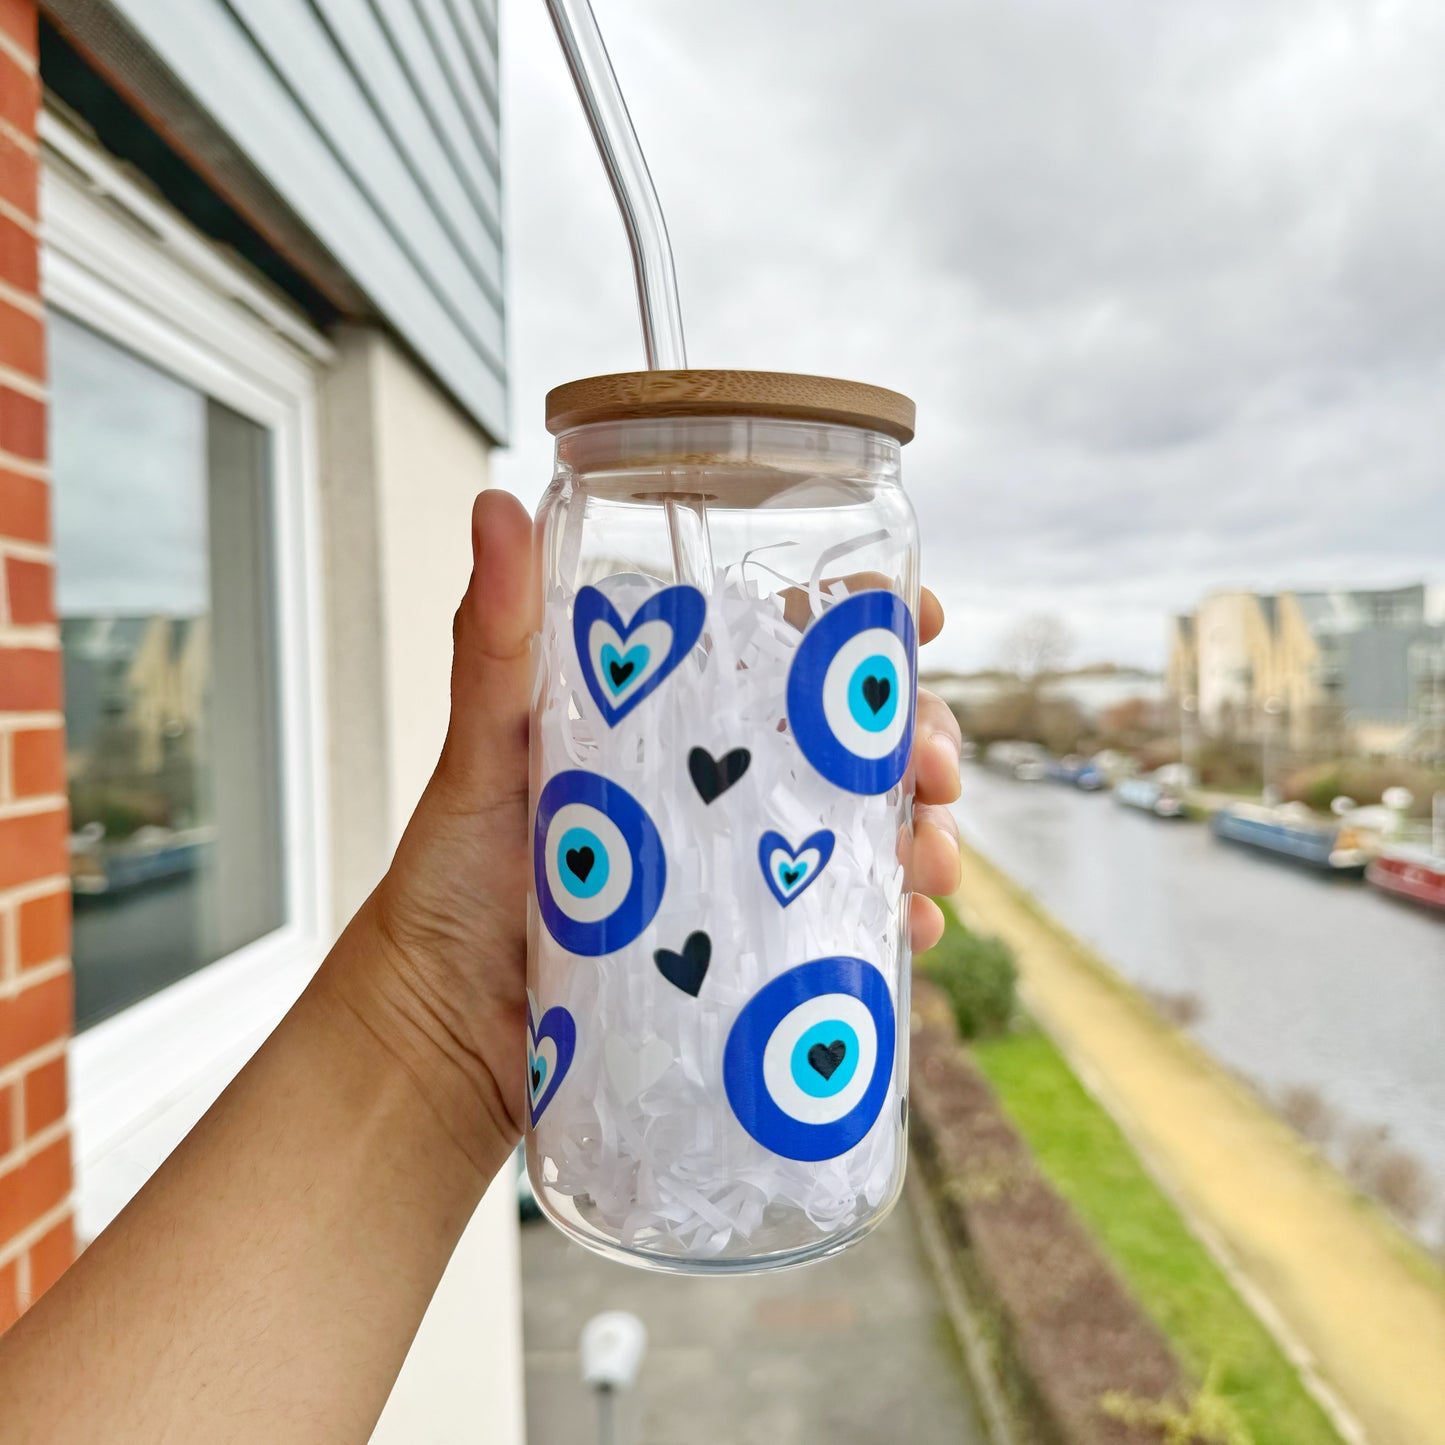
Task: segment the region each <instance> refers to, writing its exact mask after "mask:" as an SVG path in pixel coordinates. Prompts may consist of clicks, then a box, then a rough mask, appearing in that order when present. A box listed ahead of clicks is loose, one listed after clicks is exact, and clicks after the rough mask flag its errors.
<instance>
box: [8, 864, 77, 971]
mask: <svg viewBox="0 0 1445 1445" xmlns="http://www.w3.org/2000/svg"><path fill="white" fill-rule="evenodd" d="M62 871H63V870H62ZM19 933H20V967H21V968H22V969H26V968H34V967H35V965H36V964H37V963H51V962H53V961H54V960H55V959H57V958H64V957H65V956H66V955H67V954H69V952H70V894H69V893H68V892H62V893H47V894H45V896H44V897H43V898H27V899H26V900H25V902H24V903H22V904H21V905H20V909H19Z"/></svg>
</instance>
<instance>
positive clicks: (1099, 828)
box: [956, 766, 1445, 1235]
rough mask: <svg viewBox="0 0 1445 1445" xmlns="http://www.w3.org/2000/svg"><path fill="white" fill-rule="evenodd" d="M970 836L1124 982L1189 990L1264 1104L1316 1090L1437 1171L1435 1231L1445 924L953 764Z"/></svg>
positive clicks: (1442, 1147)
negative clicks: (1292, 1092) (1300, 1089)
mask: <svg viewBox="0 0 1445 1445" xmlns="http://www.w3.org/2000/svg"><path fill="white" fill-rule="evenodd" d="M956 812H957V815H958V820H959V825H960V827H961V829H962V832H963V834H964V837H965V838H966V839H967V840H968V841H969V843H971V844H972V845H973V846H974V847H975V848H976V849H977V850H978V851H979V852H981V853H983V854H984V855H985V856H987V857H988V858H990V859H992V860H993V862H994V863H995V864H997V865H998V866H999V867H1000V868H1002V869H1003V870H1004V872H1006V873H1008V874H1009V875H1010V876H1011V877H1012V878H1013V879H1014V880H1015V881H1016V882H1018V883H1020V884H1022V885H1023V886H1024V887H1025V888H1027V889H1028V890H1029V891H1030V892H1031V893H1033V894H1034V896H1035V897H1036V898H1038V899H1039V901H1040V902H1041V903H1042V904H1043V905H1044V906H1045V907H1046V908H1047V909H1048V910H1049V912H1050V913H1052V914H1053V915H1054V917H1055V918H1057V919H1058V920H1059V921H1060V922H1061V923H1063V924H1064V925H1065V926H1066V927H1067V928H1069V929H1070V930H1071V931H1072V932H1073V933H1074V934H1076V935H1077V936H1078V937H1080V938H1082V939H1084V940H1085V941H1087V942H1088V943H1089V944H1091V945H1092V946H1093V947H1094V948H1095V949H1096V950H1097V952H1099V953H1100V954H1102V955H1103V956H1104V958H1106V959H1108V960H1109V962H1110V963H1112V964H1113V966H1114V967H1115V968H1116V969H1117V970H1118V971H1119V972H1120V973H1121V974H1122V975H1123V976H1124V977H1125V978H1127V979H1129V980H1130V981H1131V982H1133V983H1135V984H1139V985H1141V986H1143V987H1146V988H1149V989H1157V990H1162V991H1164V992H1167V993H1170V994H1183V995H1191V996H1192V997H1193V998H1194V999H1197V1000H1198V1004H1199V1007H1200V1010H1201V1012H1200V1014H1199V1016H1198V1018H1197V1021H1196V1022H1194V1023H1193V1024H1191V1025H1190V1026H1189V1032H1190V1033H1191V1034H1192V1035H1193V1036H1194V1037H1195V1038H1196V1039H1197V1040H1198V1041H1199V1042H1200V1043H1201V1044H1202V1045H1203V1046H1204V1047H1205V1048H1206V1049H1208V1050H1209V1051H1210V1052H1211V1053H1212V1054H1213V1055H1214V1056H1215V1057H1216V1058H1217V1059H1219V1060H1220V1061H1221V1062H1223V1063H1225V1064H1227V1065H1228V1066H1229V1067H1230V1068H1232V1069H1233V1070H1235V1071H1236V1072H1238V1073H1240V1074H1242V1075H1244V1076H1245V1077H1246V1078H1248V1079H1249V1080H1251V1081H1252V1082H1253V1083H1255V1084H1256V1085H1257V1086H1258V1087H1259V1088H1260V1089H1262V1090H1263V1091H1264V1092H1265V1093H1267V1094H1271V1095H1278V1093H1279V1092H1280V1091H1282V1090H1284V1089H1286V1088H1289V1087H1291V1086H1307V1087H1310V1088H1312V1089H1314V1090H1317V1091H1318V1093H1319V1094H1321V1095H1322V1096H1323V1097H1324V1099H1325V1100H1326V1102H1327V1103H1328V1104H1329V1105H1330V1106H1331V1108H1332V1110H1333V1111H1334V1113H1335V1114H1336V1115H1337V1116H1338V1117H1339V1119H1340V1121H1341V1129H1340V1131H1339V1132H1340V1134H1341V1135H1342V1136H1343V1135H1345V1134H1347V1133H1348V1132H1349V1130H1350V1129H1351V1128H1352V1127H1356V1126H1384V1127H1386V1128H1387V1129H1388V1130H1389V1134H1390V1142H1391V1144H1392V1145H1394V1146H1395V1147H1398V1148H1401V1149H1404V1150H1405V1151H1407V1152H1408V1153H1410V1154H1411V1155H1413V1156H1414V1157H1415V1158H1417V1159H1418V1160H1419V1161H1420V1162H1421V1163H1422V1164H1423V1165H1424V1166H1425V1167H1426V1168H1427V1169H1429V1171H1430V1172H1431V1174H1433V1176H1434V1180H1435V1183H1436V1195H1437V1204H1436V1206H1435V1207H1434V1208H1433V1210H1432V1211H1431V1215H1430V1216H1428V1217H1427V1218H1425V1219H1423V1220H1421V1221H1420V1225H1421V1229H1422V1233H1424V1234H1427V1235H1433V1234H1435V1233H1437V1232H1438V1231H1439V1230H1440V1229H1441V1228H1442V1225H1445V1221H1442V1219H1441V1218H1440V1217H1439V1216H1440V1206H1439V1203H1438V1201H1439V1199H1440V1198H1441V1197H1445V1196H1442V1194H1441V1190H1442V1187H1445V920H1441V919H1440V918H1438V917H1436V916H1433V915H1431V914H1428V913H1426V912H1425V911H1423V910H1417V909H1415V908H1413V907H1409V906H1406V905H1403V904H1401V903H1398V902H1396V901H1394V900H1393V899H1390V898H1388V897H1386V896H1384V895H1382V894H1380V893H1378V892H1377V891H1376V890H1375V889H1373V888H1369V887H1367V886H1366V885H1365V884H1363V883H1361V882H1358V881H1353V880H1348V879H1343V878H1329V877H1323V876H1320V875H1317V874H1314V873H1311V872H1308V871H1306V870H1304V869H1301V868H1299V867H1297V866H1294V865H1290V864H1287V863H1281V862H1275V861H1273V860H1272V859H1269V858H1267V857H1264V856H1262V855H1259V854H1256V853H1253V852H1249V851H1245V850H1243V849H1240V848H1239V847H1237V846H1231V845H1229V844H1225V843H1220V842H1217V841H1216V840H1215V839H1214V838H1213V837H1212V836H1211V834H1210V832H1209V829H1208V828H1207V827H1205V826H1204V825H1202V824H1199V823H1185V822H1166V821H1163V820H1160V819H1157V818H1154V817H1153V816H1151V815H1150V814H1147V813H1141V812H1137V811H1135V810H1134V809H1130V808H1124V807H1121V806H1120V805H1119V804H1118V803H1116V802H1115V801H1114V800H1113V798H1112V796H1111V795H1110V794H1108V793H1096V794H1086V793H1082V792H1079V791H1077V790H1075V789H1072V788H1068V787H1064V786H1061V785H1060V784H1057V783H1017V782H1014V781H1013V780H1011V779H1009V778H1004V777H1000V776H998V775H996V774H994V773H990V772H987V771H985V770H984V769H983V768H981V767H976V766H975V767H967V766H966V767H965V768H964V774H963V796H962V798H961V800H960V802H959V804H958V807H957V809H956Z"/></svg>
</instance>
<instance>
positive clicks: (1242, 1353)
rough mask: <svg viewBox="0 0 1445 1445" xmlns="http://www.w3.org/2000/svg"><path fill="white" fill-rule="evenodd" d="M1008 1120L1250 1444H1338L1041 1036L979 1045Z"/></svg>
mask: <svg viewBox="0 0 1445 1445" xmlns="http://www.w3.org/2000/svg"><path fill="white" fill-rule="evenodd" d="M973 1052H974V1055H975V1057H976V1058H977V1059H978V1062H979V1064H980V1066H981V1067H982V1069H983V1071H984V1073H985V1074H986V1075H987V1076H988V1079H989V1082H990V1083H991V1084H992V1085H993V1087H994V1089H995V1090H996V1091H997V1093H998V1095H999V1098H1000V1100H1001V1101H1002V1103H1003V1106H1004V1109H1005V1110H1006V1111H1007V1113H1008V1115H1009V1117H1010V1118H1011V1119H1012V1120H1013V1122H1014V1124H1015V1125H1016V1127H1017V1128H1018V1129H1019V1131H1020V1132H1021V1133H1022V1134H1023V1136H1024V1137H1025V1139H1026V1140H1027V1141H1028V1143H1029V1146H1030V1148H1031V1149H1032V1150H1033V1151H1034V1153H1035V1155H1036V1156H1037V1158H1038V1161H1039V1164H1040V1166H1041V1167H1042V1169H1043V1170H1044V1173H1045V1174H1046V1175H1047V1176H1048V1178H1049V1179H1050V1181H1051V1182H1052V1183H1053V1185H1054V1187H1055V1188H1056V1189H1058V1190H1059V1192H1060V1193H1061V1194H1063V1195H1064V1197H1065V1198H1066V1199H1067V1200H1068V1201H1069V1202H1070V1204H1072V1205H1073V1207H1074V1209H1075V1210H1076V1211H1077V1212H1078V1214H1079V1216H1080V1218H1082V1219H1083V1220H1084V1222H1085V1223H1086V1224H1087V1225H1088V1226H1089V1228H1090V1229H1091V1230H1092V1231H1093V1232H1094V1234H1095V1236H1096V1237H1097V1238H1098V1240H1099V1242H1100V1244H1101V1245H1102V1246H1103V1248H1104V1251H1105V1253H1106V1254H1107V1255H1108V1256H1109V1258H1110V1260H1111V1261H1112V1262H1113V1265H1114V1268H1115V1269H1117V1270H1118V1271H1119V1273H1120V1275H1121V1276H1122V1277H1123V1279H1124V1280H1125V1282H1126V1283H1127V1284H1128V1286H1129V1288H1130V1289H1131V1290H1132V1291H1133V1292H1134V1295H1135V1297H1136V1298H1137V1299H1138V1300H1139V1301H1140V1303H1141V1304H1142V1305H1143V1306H1144V1308H1145V1309H1146V1310H1147V1311H1148V1312H1149V1314H1150V1315H1151V1316H1152V1317H1153V1319H1154V1321H1155V1323H1156V1324H1157V1325H1158V1326H1159V1327H1160V1329H1162V1330H1163V1332H1164V1333H1165V1335H1166V1336H1168V1338H1169V1340H1170V1341H1171V1343H1172V1344H1173V1346H1174V1350H1175V1353H1176V1354H1177V1355H1178V1357H1179V1359H1180V1361H1181V1363H1182V1364H1183V1365H1184V1366H1185V1368H1186V1369H1187V1370H1189V1371H1190V1373H1191V1374H1192V1375H1193V1376H1194V1377H1195V1379H1196V1380H1198V1381H1204V1380H1206V1379H1208V1380H1209V1382H1210V1384H1211V1386H1212V1390H1213V1392H1214V1393H1215V1394H1217V1395H1218V1396H1220V1397H1222V1398H1223V1399H1224V1400H1225V1401H1227V1403H1228V1404H1229V1406H1231V1407H1232V1408H1233V1410H1234V1412H1235V1413H1236V1414H1237V1416H1238V1418H1239V1420H1240V1422H1241V1423H1242V1424H1243V1425H1244V1427H1245V1429H1246V1430H1247V1431H1248V1432H1249V1436H1250V1439H1251V1440H1252V1441H1253V1445H1342V1441H1341V1437H1340V1436H1339V1434H1338V1433H1337V1432H1336V1430H1335V1429H1334V1427H1333V1425H1331V1423H1330V1421H1329V1419H1328V1417H1327V1416H1326V1415H1325V1413H1324V1411H1323V1410H1321V1409H1320V1407H1319V1405H1317V1404H1316V1403H1315V1401H1314V1400H1313V1399H1312V1398H1311V1396H1310V1395H1309V1394H1308V1393H1307V1392H1306V1391H1305V1388H1304V1386H1303V1385H1302V1384H1301V1383H1300V1379H1299V1376H1298V1374H1297V1373H1296V1372H1295V1369H1294V1366H1293V1365H1292V1364H1291V1363H1290V1362H1289V1360H1288V1359H1287V1358H1286V1356H1285V1355H1284V1353H1283V1351H1282V1350H1281V1349H1280V1348H1279V1346H1278V1345H1277V1344H1276V1343H1275V1341H1274V1340H1273V1338H1272V1337H1271V1336H1270V1335H1269V1333H1268V1332H1267V1331H1266V1330H1265V1328H1264V1326H1263V1325H1261V1324H1260V1322H1259V1321H1258V1319H1256V1318H1255V1316H1254V1314H1253V1313H1252V1312H1251V1311H1250V1309H1249V1308H1248V1306H1247V1305H1246V1304H1245V1303H1244V1301H1243V1300H1242V1299H1240V1297H1239V1296H1238V1295H1237V1294H1236V1293H1235V1291H1234V1288H1233V1286H1232V1285H1231V1284H1230V1283H1229V1280H1228V1279H1227V1278H1226V1277H1225V1275H1224V1273H1223V1271H1222V1270H1221V1269H1220V1268H1219V1266H1218V1265H1217V1264H1216V1263H1215V1261H1214V1259H1213V1257H1212V1256H1211V1255H1210V1254H1209V1252H1208V1251H1207V1250H1206V1249H1205V1248H1204V1246H1203V1245H1202V1244H1201V1243H1200V1242H1199V1240H1198V1239H1196V1238H1195V1236H1194V1235H1193V1234H1191V1233H1190V1231H1189V1229H1188V1227H1187V1226H1186V1225H1185V1223H1184V1220H1183V1219H1182V1218H1181V1217H1180V1215H1179V1213H1178V1211H1177V1210H1176V1209H1175V1208H1174V1206H1173V1204H1171V1203H1170V1201H1169V1199H1168V1198H1167V1197H1166V1196H1165V1195H1164V1194H1163V1192H1162V1191H1161V1190H1160V1189H1159V1187H1158V1186H1157V1185H1156V1184H1155V1183H1154V1181H1153V1180H1152V1179H1151V1178H1150V1177H1149V1175H1148V1174H1147V1173H1146V1172H1145V1170H1144V1168H1143V1166H1142V1165H1141V1164H1140V1162H1139V1160H1138V1157H1137V1156H1136V1155H1135V1153H1134V1151H1133V1149H1132V1148H1131V1147H1130V1146H1129V1143H1128V1141H1127V1140H1126V1139H1125V1138H1124V1135H1123V1133H1122V1132H1121V1131H1120V1129H1119V1127H1118V1125H1117V1124H1115V1123H1114V1121H1113V1119H1111V1118H1110V1117H1109V1115H1108V1114H1107V1113H1105V1111H1104V1110H1103V1109H1102V1108H1101V1107H1100V1106H1099V1105H1098V1104H1097V1103H1095V1102H1094V1100H1093V1098H1092V1097H1090V1095H1089V1094H1088V1093H1087V1092H1086V1091H1085V1089H1084V1088H1083V1087H1082V1085H1080V1083H1079V1081H1078V1080H1077V1079H1076V1078H1075V1077H1074V1075H1073V1073H1072V1071H1071V1070H1070V1069H1069V1067H1068V1065H1067V1064H1066V1063H1065V1062H1064V1059H1063V1057H1062V1056H1061V1055H1060V1054H1059V1052H1058V1050H1057V1049H1056V1048H1055V1047H1054V1046H1053V1044H1052V1043H1051V1042H1050V1041H1049V1040H1048V1039H1047V1038H1046V1037H1045V1036H1044V1035H1043V1034H1041V1033H1040V1032H1038V1030H1037V1029H1035V1028H1033V1027H1031V1026H1028V1027H1025V1029H1024V1030H1022V1031H1021V1032H1017V1033H1013V1034H1008V1035H1004V1036H1002V1037H998V1038H994V1039H989V1040H987V1041H984V1042H980V1043H977V1044H975V1045H973Z"/></svg>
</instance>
